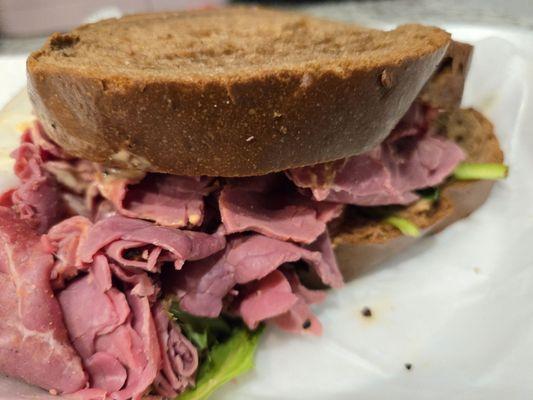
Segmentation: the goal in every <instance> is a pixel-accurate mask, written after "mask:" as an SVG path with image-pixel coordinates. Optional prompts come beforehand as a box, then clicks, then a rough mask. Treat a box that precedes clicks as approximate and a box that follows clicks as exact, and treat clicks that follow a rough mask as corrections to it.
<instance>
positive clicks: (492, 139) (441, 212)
mask: <svg viewBox="0 0 533 400" xmlns="http://www.w3.org/2000/svg"><path fill="white" fill-rule="evenodd" d="M443 128H444V131H445V133H446V134H447V135H448V136H449V137H450V138H452V139H454V140H456V141H457V142H458V143H459V144H460V145H462V147H463V149H464V150H465V151H466V152H467V154H468V159H467V161H469V162H481V163H486V162H492V163H501V162H503V153H502V151H501V149H500V147H499V144H498V140H497V138H496V136H495V135H494V131H493V127H492V124H491V123H490V122H489V121H488V120H487V119H486V118H485V117H484V116H483V115H482V114H481V113H479V112H477V111H475V110H473V109H467V110H457V111H455V112H452V113H451V114H449V115H448V116H447V118H446V121H445V122H444V125H443ZM493 185H494V181H471V182H457V181H449V182H447V183H446V184H445V185H444V186H443V187H442V191H441V198H440V201H439V202H438V203H437V204H436V206H433V207H431V206H430V204H429V203H428V202H427V201H425V200H421V201H419V202H417V203H415V204H413V205H411V206H410V207H408V208H406V209H405V210H403V211H402V212H401V213H400V215H401V216H404V217H406V218H408V219H409V220H411V221H413V222H414V223H416V224H417V225H418V226H419V227H420V228H421V230H422V235H421V236H420V237H418V238H413V237H408V236H404V235H402V234H401V233H400V232H399V231H398V230H397V229H396V228H394V227H392V226H391V225H389V224H386V223H384V222H381V221H377V220H371V219H368V218H366V219H365V218H364V217H362V216H361V215H360V214H357V213H352V214H351V215H349V216H347V218H345V219H344V220H343V222H342V224H341V225H340V226H338V227H336V228H335V230H336V234H335V235H334V239H333V243H334V247H335V253H336V256H337V260H338V262H339V265H340V267H341V270H342V272H343V275H344V276H345V279H347V280H349V279H353V278H355V277H356V276H359V275H360V274H361V273H362V272H363V271H366V270H368V269H369V268H371V267H373V266H375V265H377V264H379V263H381V262H383V261H385V260H387V259H389V258H391V257H392V256H394V255H396V254H398V253H400V252H401V251H403V250H405V249H406V248H408V247H409V246H411V245H413V244H414V243H416V242H417V241H419V240H420V239H421V238H422V237H423V236H427V235H430V234H433V233H436V232H439V231H440V230H442V229H444V228H445V227H447V226H448V225H450V224H452V223H453V222H455V221H457V220H459V219H461V218H465V217H467V216H468V215H469V214H470V213H472V212H473V211H474V210H476V209H477V208H478V207H479V206H481V205H482V204H483V203H484V202H485V200H486V199H487V198H488V196H489V194H490V191H491V189H492V187H493Z"/></svg>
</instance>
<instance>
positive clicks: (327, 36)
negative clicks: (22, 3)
mask: <svg viewBox="0 0 533 400" xmlns="http://www.w3.org/2000/svg"><path fill="white" fill-rule="evenodd" d="M449 44H450V35H449V34H448V33H446V32H445V31H443V30H440V29H438V28H434V27H427V26H422V25H404V26H400V27H399V28H397V29H394V30H392V31H387V32H385V31H379V30H374V29H367V28H362V27H358V26H354V25H350V24H345V23H340V22H331V21H326V20H322V19H317V18H312V17H308V16H304V15H300V14H296V13H290V12H281V11H274V10H269V9H263V8H253V7H236V8H231V7H230V8H223V9H215V10H205V11H187V12H177V13H159V14H143V15H133V16H127V17H124V18H120V19H110V20H105V21H101V22H97V23H95V24H89V25H84V26H81V27H79V28H77V29H75V30H73V31H72V32H70V33H67V34H55V35H53V36H51V37H50V38H49V40H48V42H47V43H46V44H45V46H44V47H43V48H42V49H41V50H39V51H37V52H35V53H33V54H32V55H31V56H30V57H29V59H28V62H27V69H28V78H29V85H28V87H29V95H30V98H31V100H32V102H33V104H34V108H35V111H36V113H37V116H38V117H39V118H40V119H41V121H42V123H43V125H44V127H45V129H46V131H47V133H48V134H49V135H50V137H51V138H53V139H54V140H55V141H56V142H57V143H58V144H60V145H61V146H63V147H64V148H65V149H66V150H67V151H68V152H70V153H72V154H73V155H75V156H78V157H82V158H85V159H89V160H92V161H96V162H100V163H105V164H108V165H111V166H116V167H121V168H137V169H139V168H140V169H145V170H149V171H156V172H165V173H173V174H180V175H191V176H194V175H208V176H251V175H262V174H266V173H269V172H273V171H280V170H285V169H288V168H292V167H298V166H304V165H311V164H316V163H321V162H326V161H332V160H335V159H339V158H344V157H348V156H351V155H354V154H358V153H361V152H364V151H366V150H368V149H370V148H372V147H374V146H375V145H376V144H378V143H379V142H381V141H382V140H383V139H384V137H386V136H387V135H388V134H389V132H390V131H391V129H392V128H393V127H394V125H395V124H396V123H397V122H398V120H399V119H400V118H401V117H402V116H403V115H404V114H405V112H406V111H407V109H408V107H409V105H410V104H411V103H412V101H413V100H414V99H415V97H416V96H417V94H418V93H419V92H420V90H421V89H422V87H423V86H424V84H425V83H426V81H427V80H428V79H429V78H430V76H431V75H432V74H433V72H434V71H435V69H436V67H437V65H438V64H439V62H440V61H441V59H442V58H443V56H444V55H445V54H446V51H447V49H448V46H449Z"/></svg>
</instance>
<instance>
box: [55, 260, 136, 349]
mask: <svg viewBox="0 0 533 400" xmlns="http://www.w3.org/2000/svg"><path fill="white" fill-rule="evenodd" d="M58 299H59V303H60V304H61V309H62V310H63V316H64V319H65V324H66V326H67V328H68V332H69V335H70V339H71V340H72V342H73V343H74V347H75V348H76V350H77V351H78V353H79V354H80V356H81V357H82V358H83V359H87V358H88V357H90V356H91V355H92V354H94V352H95V348H94V342H95V339H96V337H97V336H99V335H102V334H105V333H109V332H111V331H113V330H114V329H116V328H117V327H119V326H120V325H122V324H124V322H125V321H126V319H127V318H128V317H129V315H130V307H129V306H128V303H127V301H126V297H125V295H124V294H123V293H121V292H120V291H119V290H117V289H116V288H113V287H112V284H111V271H110V269H109V264H108V262H107V259H106V258H105V257H104V256H97V257H96V258H95V261H94V264H93V265H92V266H91V269H90V270H89V273H88V274H87V275H86V276H84V277H82V278H79V279H77V280H75V281H74V282H72V283H71V284H70V285H68V286H67V288H65V289H64V290H62V291H61V292H60V293H59V295H58Z"/></svg>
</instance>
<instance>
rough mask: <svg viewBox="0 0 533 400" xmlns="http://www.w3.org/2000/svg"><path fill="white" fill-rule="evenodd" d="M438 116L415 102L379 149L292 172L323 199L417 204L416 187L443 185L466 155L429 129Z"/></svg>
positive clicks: (376, 203) (453, 144)
mask: <svg viewBox="0 0 533 400" xmlns="http://www.w3.org/2000/svg"><path fill="white" fill-rule="evenodd" d="M434 114H435V110H431V109H429V108H427V107H425V106H422V105H421V104H418V103H415V104H414V105H413V106H412V107H411V110H410V111H409V113H408V114H407V115H406V116H405V117H404V119H403V120H402V121H401V122H400V123H399V125H398V126H397V127H396V128H395V130H394V131H393V132H392V133H391V135H390V136H389V137H388V138H387V139H386V140H385V141H384V142H383V143H382V144H381V145H380V146H378V147H377V148H376V149H373V150H371V151H369V152H367V153H364V154H361V155H357V156H354V157H350V158H348V159H347V160H345V161H344V162H342V163H339V162H335V163H328V164H321V165H315V166H309V167H303V168H296V169H293V170H290V171H289V173H288V176H289V177H290V178H291V179H292V180H293V182H294V183H295V184H296V185H297V186H299V187H301V188H306V189H310V191H311V193H312V195H313V197H314V198H315V199H316V200H320V201H323V200H327V201H332V202H336V203H343V204H354V205H360V206H379V205H388V204H409V203H412V202H413V201H415V200H417V199H418V196H417V195H416V194H415V193H413V191H415V190H417V189H423V188H427V187H431V186H435V185H438V184H440V183H442V182H443V181H444V179H446V178H447V177H448V176H449V175H450V174H451V173H452V172H453V170H454V169H455V167H456V166H457V165H458V164H459V163H460V162H461V161H463V160H464V158H465V155H464V152H463V151H462V150H461V148H460V147H459V146H458V145H457V144H456V143H455V142H453V141H451V140H449V139H447V138H445V137H443V136H439V135H437V134H435V133H434V132H432V131H431V130H430V129H429V126H430V123H429V120H431V119H434V118H435V115H434Z"/></svg>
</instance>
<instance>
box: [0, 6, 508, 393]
mask: <svg viewBox="0 0 533 400" xmlns="http://www.w3.org/2000/svg"><path fill="white" fill-rule="evenodd" d="M471 50H472V49H471V47H470V46H469V45H466V44H462V43H458V42H454V41H452V40H451V37H450V35H449V34H448V33H447V32H445V31H443V30H441V29H438V28H434V27H428V26H423V25H403V26H400V27H398V28H396V29H394V30H391V31H379V30H374V29H368V28H363V27H359V26H354V25H350V24H345V23H340V22H331V21H326V20H322V19H317V18H312V17H308V16H304V15H300V14H295V13H290V12H280V11H274V10H268V9H262V8H247V7H244V8H242V7H239V8H225V9H214V10H205V11H187V12H177V13H159V14H142V15H132V16H126V17H123V18H120V19H109V20H104V21H100V22H97V23H94V24H89V25H84V26H81V27H79V28H77V29H74V30H73V31H71V32H69V33H64V34H54V35H52V36H51V37H50V38H49V39H48V41H47V43H46V44H45V45H44V46H43V47H42V48H41V49H40V50H38V51H36V52H34V53H32V54H31V55H30V56H29V58H28V61H27V72H28V94H29V98H30V100H31V102H32V104H33V108H34V112H35V116H36V119H35V121H34V122H33V123H32V124H31V125H30V126H28V127H27V129H26V130H25V132H24V133H23V134H22V137H21V143H20V145H19V147H18V148H17V149H16V150H15V151H14V152H13V154H12V156H13V157H14V159H15V166H14V173H15V174H16V176H17V177H18V178H19V181H20V182H19V184H18V185H17V186H16V187H14V188H11V189H9V190H7V191H6V192H5V193H4V194H3V195H2V196H1V197H0V238H1V241H0V272H1V273H0V285H1V289H2V290H0V316H1V318H0V335H1V337H2V338H6V340H2V341H1V342H0V372H1V373H2V374H5V375H8V376H11V377H14V378H18V379H22V380H24V381H26V382H28V383H30V384H33V385H36V386H39V387H41V388H43V389H45V390H48V391H49V392H50V393H52V394H66V395H68V396H70V398H77V399H124V400H126V399H142V398H145V397H146V398H148V397H149V398H154V397H155V398H179V399H204V398H207V397H208V396H209V395H210V394H211V393H212V392H213V391H214V390H215V389H216V388H218V387H219V386H220V385H222V384H223V383H225V382H227V381H229V380H231V379H233V378H234V377H236V376H237V375H239V374H241V373H243V372H246V371H247V370H249V369H250V368H251V367H252V365H253V355H254V352H255V350H256V347H257V344H258V340H259V337H260V334H261V332H262V330H263V327H264V326H265V325H273V326H275V327H277V328H279V329H283V330H286V331H289V332H293V333H296V334H307V333H308V334H320V332H321V330H322V326H321V324H320V321H319V320H318V318H317V317H316V316H315V315H314V314H313V311H312V305H313V304H316V303H319V302H321V301H323V299H324V298H325V296H326V295H327V291H326V289H328V288H333V289H338V288H341V287H342V286H343V282H344V278H343V273H344V276H345V278H346V279H349V278H350V277H353V276H355V275H356V274H357V271H358V270H360V269H361V268H366V267H368V266H370V265H374V264H376V263H378V262H380V261H382V260H383V259H384V258H386V257H389V256H391V255H393V254H395V253H397V252H398V251H400V250H401V249H403V248H405V247H406V246H408V245H409V244H410V243H412V242H413V241H415V240H418V239H419V238H420V237H421V236H423V235H424V234H427V233H431V232H436V231H438V230H439V229H442V228H443V227H444V226H445V225H447V224H449V223H451V222H453V221H454V220H456V219H458V218H462V217H464V216H466V215H468V214H469V213H470V212H472V211H473V210H474V209H475V208H476V207H478V206H479V205H480V204H482V203H483V201H484V200H485V199H486V198H487V196H488V194H489V192H490V188H491V187H492V184H493V182H494V180H496V179H501V178H503V177H505V175H506V173H507V168H506V166H505V165H504V164H503V155H502V152H501V150H500V148H499V145H498V141H497V139H496V137H495V135H494V133H493V130H492V126H491V124H490V122H489V121H487V120H486V119H485V118H484V117H483V116H482V115H481V114H480V113H478V112H477V111H475V110H472V109H460V108H459V105H460V101H461V97H462V91H463V85H464V79H465V76H466V73H467V70H468V65H469V60H470V55H471ZM341 271H342V272H341Z"/></svg>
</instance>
